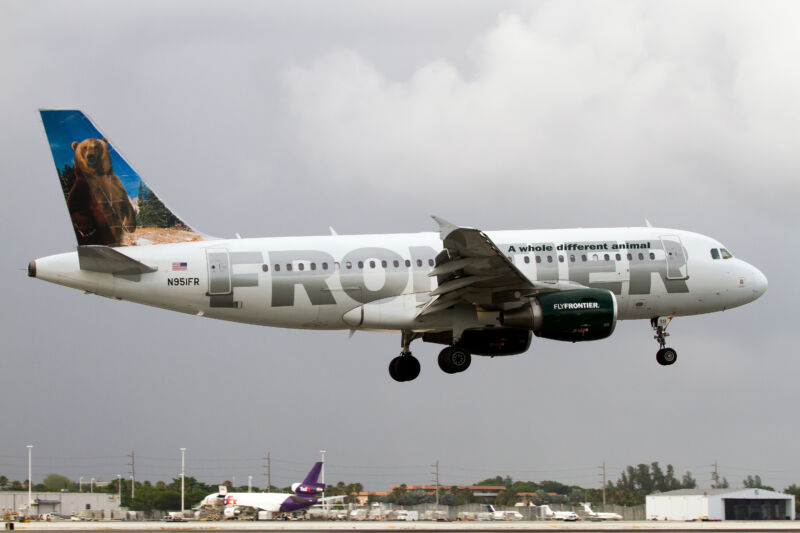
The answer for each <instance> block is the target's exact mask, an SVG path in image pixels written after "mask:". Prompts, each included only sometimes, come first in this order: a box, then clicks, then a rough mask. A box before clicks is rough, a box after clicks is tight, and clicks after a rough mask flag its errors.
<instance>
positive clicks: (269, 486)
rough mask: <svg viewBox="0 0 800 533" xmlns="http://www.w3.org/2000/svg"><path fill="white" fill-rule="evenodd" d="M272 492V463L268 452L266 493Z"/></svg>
mask: <svg viewBox="0 0 800 533" xmlns="http://www.w3.org/2000/svg"><path fill="white" fill-rule="evenodd" d="M271 490H272V463H271V462H270V459H269V452H267V492H269V491H271Z"/></svg>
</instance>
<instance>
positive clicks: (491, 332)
mask: <svg viewBox="0 0 800 533" xmlns="http://www.w3.org/2000/svg"><path fill="white" fill-rule="evenodd" d="M531 337H532V335H531V331H530V330H529V329H523V328H489V329H468V330H466V331H464V332H463V333H462V334H461V339H460V340H459V341H458V342H457V343H455V344H457V345H458V346H460V347H462V348H464V349H465V350H467V351H468V352H469V353H471V354H473V355H490V356H492V357H494V356H497V355H515V354H518V353H522V352H526V351H528V348H529V347H530V345H531ZM422 340H423V341H424V342H435V343H437V344H451V345H452V344H453V343H454V341H453V332H452V331H432V332H426V333H424V334H423V335H422Z"/></svg>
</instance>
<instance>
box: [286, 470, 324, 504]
mask: <svg viewBox="0 0 800 533" xmlns="http://www.w3.org/2000/svg"><path fill="white" fill-rule="evenodd" d="M321 471H322V461H317V462H316V463H314V466H312V467H311V470H310V471H309V472H308V474H307V475H306V478H305V479H304V480H303V482H302V483H296V484H295V485H293V486H292V490H294V492H295V493H297V494H298V495H303V496H305V495H308V494H313V493H317V492H322V491H323V490H324V489H325V483H319V474H320V472H321Z"/></svg>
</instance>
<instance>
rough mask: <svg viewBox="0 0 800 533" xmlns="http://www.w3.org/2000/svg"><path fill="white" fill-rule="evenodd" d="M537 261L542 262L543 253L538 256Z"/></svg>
mask: <svg viewBox="0 0 800 533" xmlns="http://www.w3.org/2000/svg"><path fill="white" fill-rule="evenodd" d="M536 262H537V263H541V262H542V256H541V255H537V256H536Z"/></svg>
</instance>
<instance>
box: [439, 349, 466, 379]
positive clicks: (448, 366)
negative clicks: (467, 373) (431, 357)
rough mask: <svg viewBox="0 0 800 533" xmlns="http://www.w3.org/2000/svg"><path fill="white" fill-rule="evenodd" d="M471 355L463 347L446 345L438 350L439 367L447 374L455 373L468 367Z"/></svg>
mask: <svg viewBox="0 0 800 533" xmlns="http://www.w3.org/2000/svg"><path fill="white" fill-rule="evenodd" d="M471 362H472V356H471V355H470V353H469V352H468V351H467V350H465V349H464V348H460V347H458V346H448V347H447V348H445V349H444V350H442V351H441V352H439V368H441V369H442V370H443V371H444V372H447V373H448V374H457V373H458V372H463V371H464V370H466V369H467V368H469V365H470V363H471Z"/></svg>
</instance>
